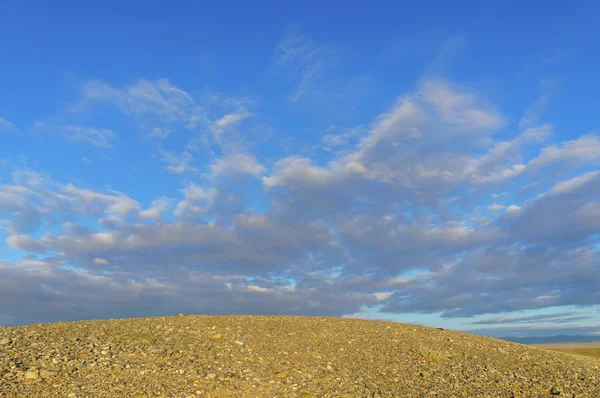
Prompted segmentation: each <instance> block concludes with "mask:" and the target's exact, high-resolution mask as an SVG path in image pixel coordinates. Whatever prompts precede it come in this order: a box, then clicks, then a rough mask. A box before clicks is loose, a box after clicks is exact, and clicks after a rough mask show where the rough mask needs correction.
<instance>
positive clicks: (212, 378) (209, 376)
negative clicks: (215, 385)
mask: <svg viewBox="0 0 600 398" xmlns="http://www.w3.org/2000/svg"><path fill="white" fill-rule="evenodd" d="M206 378H207V379H208V380H214V379H216V378H217V375H216V374H214V373H209V374H207V375H206Z"/></svg>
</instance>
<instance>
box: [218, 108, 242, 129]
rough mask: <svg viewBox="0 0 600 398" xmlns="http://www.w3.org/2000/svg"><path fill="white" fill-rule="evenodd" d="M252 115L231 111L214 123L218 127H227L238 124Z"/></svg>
mask: <svg viewBox="0 0 600 398" xmlns="http://www.w3.org/2000/svg"><path fill="white" fill-rule="evenodd" d="M250 116H252V114H251V113H248V112H244V113H229V114H227V115H225V116H223V117H221V118H220V119H217V120H216V121H215V122H214V123H213V124H214V126H215V127H217V128H221V129H227V128H232V127H235V126H236V125H238V124H239V123H240V122H241V121H242V120H244V119H246V118H248V117H250Z"/></svg>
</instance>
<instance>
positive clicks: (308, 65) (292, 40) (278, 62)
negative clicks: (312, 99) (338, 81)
mask: <svg viewBox="0 0 600 398" xmlns="http://www.w3.org/2000/svg"><path fill="white" fill-rule="evenodd" d="M334 54H335V50H334V47H333V46H332V45H331V44H320V45H318V44H316V43H315V42H314V41H313V40H311V39H310V38H308V37H307V36H305V35H303V34H302V33H301V32H300V28H299V26H297V25H292V26H289V27H288V28H287V29H286V31H285V32H284V37H283V38H282V40H281V41H280V42H279V43H278V44H277V47H276V49H275V51H274V56H273V58H274V66H275V67H277V68H278V69H279V70H283V71H284V72H286V74H287V75H288V76H290V77H291V79H292V80H293V82H294V89H293V90H292V92H291V94H290V96H289V101H290V102H296V101H298V100H300V99H301V98H302V97H305V96H307V95H310V94H311V92H312V91H313V90H315V89H316V88H317V86H318V84H319V82H320V81H322V79H323V78H324V75H325V73H326V71H327V69H328V65H329V64H330V62H331V59H332V57H333V56H334Z"/></svg>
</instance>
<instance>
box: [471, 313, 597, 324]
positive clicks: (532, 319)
mask: <svg viewBox="0 0 600 398" xmlns="http://www.w3.org/2000/svg"><path fill="white" fill-rule="evenodd" d="M585 319H592V318H591V317H590V316H585V315H573V313H572V312H558V313H554V314H540V315H530V316H521V317H511V318H503V317H497V318H487V319H482V320H480V321H476V322H471V324H472V325H496V324H507V323H535V324H539V323H540V322H552V323H570V322H575V321H582V320H585Z"/></svg>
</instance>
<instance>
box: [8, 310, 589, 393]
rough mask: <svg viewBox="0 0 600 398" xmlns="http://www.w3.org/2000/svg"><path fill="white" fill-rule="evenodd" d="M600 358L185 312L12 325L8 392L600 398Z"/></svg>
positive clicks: (427, 334) (372, 326) (339, 323)
mask: <svg viewBox="0 0 600 398" xmlns="http://www.w3.org/2000/svg"><path fill="white" fill-rule="evenodd" d="M599 379H600V361H599V360H598V359H594V358H585V357H578V356H574V355H568V354H562V353H558V352H551V351H547V350H543V349H539V348H535V347H527V346H523V345H519V344H514V343H509V342H504V341H501V340H495V339H491V338H486V337H481V336H474V335H469V334H465V333H456V332H450V331H446V330H438V329H432V328H426V327H419V326H413V325H404V324H397V323H389V322H381V321H368V320H357V319H341V318H326V317H290V316H179V317H158V318H142V319H126V320H110V321H84V322H73V323H55V324H47V325H31V326H26V327H14V328H0V396H2V397H75V396H76V397H155V396H162V397H190V396H193V397H196V396H206V397H217V396H218V397H224V396H232V397H238V396H239V397H275V396H277V397H313V396H314V397H333V396H338V397H342V396H345V397H349V396H352V397H360V396H368V397H371V396H375V397H376V396H380V397H384V396H385V397H387V396H394V397H431V396H438V397H511V396H515V397H538V396H539V397H546V396H558V395H560V396H566V397H573V396H575V397H600V380H599Z"/></svg>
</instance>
